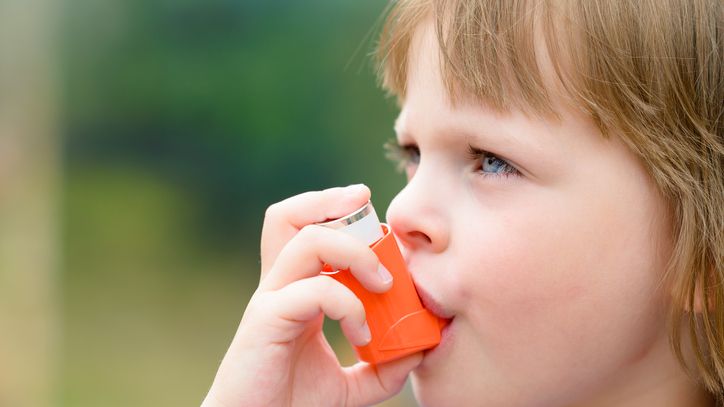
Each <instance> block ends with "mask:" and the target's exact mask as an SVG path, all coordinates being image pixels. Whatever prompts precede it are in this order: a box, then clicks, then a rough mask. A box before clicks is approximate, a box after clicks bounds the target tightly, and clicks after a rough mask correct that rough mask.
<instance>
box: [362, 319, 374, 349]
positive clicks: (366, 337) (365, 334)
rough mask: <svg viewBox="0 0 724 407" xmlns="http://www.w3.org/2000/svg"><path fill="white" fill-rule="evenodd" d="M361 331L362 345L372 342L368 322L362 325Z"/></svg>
mask: <svg viewBox="0 0 724 407" xmlns="http://www.w3.org/2000/svg"><path fill="white" fill-rule="evenodd" d="M360 331H362V345H366V344H368V343H370V341H371V340H372V332H370V326H369V325H367V321H365V323H364V325H362V328H361V329H360Z"/></svg>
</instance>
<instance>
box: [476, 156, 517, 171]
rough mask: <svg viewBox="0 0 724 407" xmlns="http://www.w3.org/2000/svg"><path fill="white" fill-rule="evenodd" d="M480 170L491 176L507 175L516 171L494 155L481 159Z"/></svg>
mask: <svg viewBox="0 0 724 407" xmlns="http://www.w3.org/2000/svg"><path fill="white" fill-rule="evenodd" d="M481 170H482V171H483V172H488V173H492V174H509V173H511V172H515V171H516V170H515V168H513V167H512V166H511V165H510V164H508V162H507V161H505V160H501V159H500V158H498V157H496V156H494V155H487V156H485V157H484V158H483V166H482V168H481Z"/></svg>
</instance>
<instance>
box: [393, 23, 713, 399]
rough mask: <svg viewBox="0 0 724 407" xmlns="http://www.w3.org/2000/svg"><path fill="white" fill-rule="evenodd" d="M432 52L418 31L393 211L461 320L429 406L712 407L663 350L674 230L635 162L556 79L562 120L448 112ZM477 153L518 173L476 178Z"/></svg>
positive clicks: (467, 109) (418, 272)
mask: <svg viewBox="0 0 724 407" xmlns="http://www.w3.org/2000/svg"><path fill="white" fill-rule="evenodd" d="M438 52H439V50H438V46H437V40H436V38H435V35H434V32H433V28H432V24H430V23H429V22H428V23H424V24H422V25H421V26H420V27H419V28H418V30H417V32H416V34H415V36H414V38H413V42H412V48H411V53H410V65H409V73H408V83H407V93H406V95H405V100H404V103H403V105H402V110H401V113H400V115H399V118H398V119H397V122H396V125H395V130H396V132H397V139H398V142H399V144H400V145H403V146H408V149H409V150H410V151H412V152H413V159H411V160H410V162H408V164H407V166H406V171H407V176H408V184H407V186H406V187H405V188H404V189H403V190H402V191H401V192H400V193H399V194H398V195H397V196H396V197H395V199H394V200H393V201H392V203H391V205H390V207H389V209H388V211H387V222H388V223H389V224H390V226H391V227H392V229H393V230H394V232H395V234H396V236H397V238H398V241H399V243H400V246H401V249H402V250H403V254H404V256H405V258H406V260H407V262H408V266H409V269H410V272H411V274H412V276H413V279H414V280H415V283H416V285H417V286H418V287H419V288H420V289H421V290H422V291H424V292H427V293H428V294H429V296H430V297H432V299H433V300H434V302H435V303H436V310H437V312H438V314H440V315H443V316H446V317H453V320H452V323H451V324H450V325H449V326H448V328H447V329H446V332H445V334H444V336H445V339H444V341H443V343H442V344H441V345H440V346H439V347H438V348H437V349H435V350H434V351H432V352H428V353H426V355H425V358H424V359H423V362H422V363H421V364H420V366H418V367H417V368H416V369H415V370H414V371H413V373H412V383H413V387H414V392H415V396H416V398H417V399H418V401H419V403H420V405H421V406H450V405H461V406H462V405H465V406H467V405H486V406H642V405H656V406H695V405H706V404H708V403H710V401H709V400H708V398H707V397H706V396H705V395H704V394H703V392H702V391H701V390H700V389H699V388H698V387H697V386H696V385H695V384H694V383H693V382H692V381H690V380H689V379H688V378H687V376H686V375H685V374H684V372H683V371H682V369H681V368H680V367H679V365H678V364H677V363H676V360H675V357H674V355H673V354H672V352H671V351H670V349H669V347H668V345H667V333H668V330H667V327H666V321H665V319H666V308H667V306H668V302H669V299H670V295H669V293H668V292H667V289H666V287H665V286H663V285H662V283H661V279H662V276H663V272H664V269H665V265H666V261H667V259H668V256H669V255H670V253H671V241H670V237H671V226H670V221H669V218H668V217H667V210H666V206H665V204H664V200H663V198H662V197H661V196H660V194H659V193H658V192H657V189H656V187H655V185H654V183H653V182H652V180H651V179H650V178H649V177H648V176H647V173H646V171H645V169H644V168H643V166H642V165H641V163H640V162H639V160H638V159H637V158H636V157H635V156H634V155H633V154H632V153H631V152H630V151H629V150H628V149H627V148H626V147H625V146H624V145H623V143H622V142H621V141H620V140H619V139H618V138H617V137H615V136H614V137H610V138H608V139H606V138H604V137H603V136H602V135H601V134H600V132H599V131H598V130H597V128H596V127H595V126H594V124H593V122H592V121H591V120H590V119H589V118H587V117H586V116H585V115H584V114H583V113H581V112H579V111H577V110H576V109H574V108H573V107H571V106H567V105H566V104H565V103H564V99H563V98H562V97H561V96H560V94H557V93H556V89H560V88H559V87H558V86H557V85H556V84H555V83H554V81H553V80H552V79H550V77H552V76H549V82H550V84H551V86H550V88H551V89H552V90H553V92H552V93H553V94H554V96H553V101H554V107H555V109H556V110H557V111H558V112H559V113H560V114H561V118H560V120H555V119H542V118H540V117H527V116H525V115H524V114H522V113H521V112H516V111H512V112H506V113H496V112H495V111H493V110H491V109H489V108H487V107H486V106H485V105H484V104H480V103H473V102H470V101H467V102H465V101H464V102H462V103H458V104H456V105H455V106H454V107H453V106H452V104H451V103H450V100H449V98H448V95H447V92H446V90H445V88H444V85H443V83H442V81H441V77H440V70H439V63H438V61H439V59H438ZM539 55H543V57H542V59H541V61H540V62H541V64H542V66H543V71H544V73H546V72H548V73H550V72H551V68H550V66H549V65H548V62H547V61H546V60H545V52H544V50H543V52H541V53H539ZM556 95H557V96H556ZM468 143H470V144H472V145H473V146H474V147H477V148H480V149H483V150H486V151H489V152H491V153H493V154H495V155H497V156H499V157H503V158H505V159H507V160H508V162H510V163H511V164H512V165H514V166H515V167H516V168H517V169H518V170H519V172H520V174H519V175H510V176H507V177H506V176H500V175H497V176H496V175H494V174H490V173H488V174H487V175H483V174H482V172H483V171H482V167H481V163H482V161H483V160H482V159H479V160H473V159H471V158H470V157H468V156H467V153H466V149H467V144H468Z"/></svg>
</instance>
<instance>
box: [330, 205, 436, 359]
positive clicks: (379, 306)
mask: <svg viewBox="0 0 724 407" xmlns="http://www.w3.org/2000/svg"><path fill="white" fill-rule="evenodd" d="M318 225H321V226H325V227H329V228H332V229H337V230H340V231H342V232H344V233H347V234H350V235H352V236H354V237H356V238H358V239H360V240H361V241H363V242H364V243H365V244H367V245H368V246H370V248H371V249H372V250H373V251H374V252H375V254H376V255H377V257H378V258H379V260H380V264H381V265H382V267H385V268H386V269H387V270H388V271H389V272H390V274H392V278H393V280H392V288H390V290H389V291H387V292H385V293H382V294H377V293H373V292H371V291H368V290H367V289H365V288H364V287H362V285H361V284H360V283H359V281H357V279H355V278H354V276H353V275H352V273H351V272H350V271H349V269H345V270H333V269H332V267H330V266H329V265H327V264H325V265H324V267H323V269H322V274H326V275H329V276H330V277H332V278H334V279H335V280H337V281H339V282H340V283H342V284H344V285H345V286H346V287H347V288H349V289H350V290H352V292H353V293H354V294H355V295H356V296H357V297H358V298H359V299H360V300H361V301H362V304H363V305H364V308H365V313H366V317H367V324H368V325H369V327H370V332H371V333H372V340H371V341H370V343H369V344H367V345H365V346H354V349H355V352H356V353H357V358H358V359H360V360H363V361H365V362H368V363H372V364H378V363H382V362H387V361H390V360H393V359H398V358H401V357H403V356H406V355H409V354H412V353H415V352H419V351H422V350H425V349H429V348H432V347H434V346H436V345H437V344H438V343H440V327H441V324H442V321H440V320H439V319H438V318H437V317H436V316H435V315H433V314H431V313H430V312H429V311H428V310H427V309H425V308H424V307H423V306H422V302H421V301H420V297H418V295H417V291H416V290H415V285H414V284H413V282H412V278H411V277H410V274H409V272H408V271H407V266H406V264H405V260H404V258H403V257H402V254H401V253H400V249H399V247H398V246H397V241H395V237H394V235H393V234H392V230H391V229H390V227H389V226H388V225H387V224H384V223H380V221H379V219H378V218H377V213H375V209H374V207H373V206H372V202H367V203H366V204H365V205H364V206H363V207H361V208H360V209H358V210H356V211H354V212H352V213H351V214H349V215H347V216H344V217H342V218H339V219H335V220H332V221H329V222H322V223H318Z"/></svg>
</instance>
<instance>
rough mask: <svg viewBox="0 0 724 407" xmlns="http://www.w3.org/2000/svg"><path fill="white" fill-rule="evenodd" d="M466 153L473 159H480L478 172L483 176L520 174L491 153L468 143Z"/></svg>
mask: <svg viewBox="0 0 724 407" xmlns="http://www.w3.org/2000/svg"><path fill="white" fill-rule="evenodd" d="M468 154H469V155H470V158H472V159H473V160H476V161H478V160H482V163H481V165H480V172H481V173H482V174H483V175H484V176H510V175H520V172H519V171H518V169H517V168H515V167H514V166H512V165H510V163H508V162H507V161H505V160H504V159H502V158H500V157H498V156H496V155H495V154H493V153H490V152H488V151H485V150H481V149H479V148H475V147H473V146H470V145H468Z"/></svg>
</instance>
